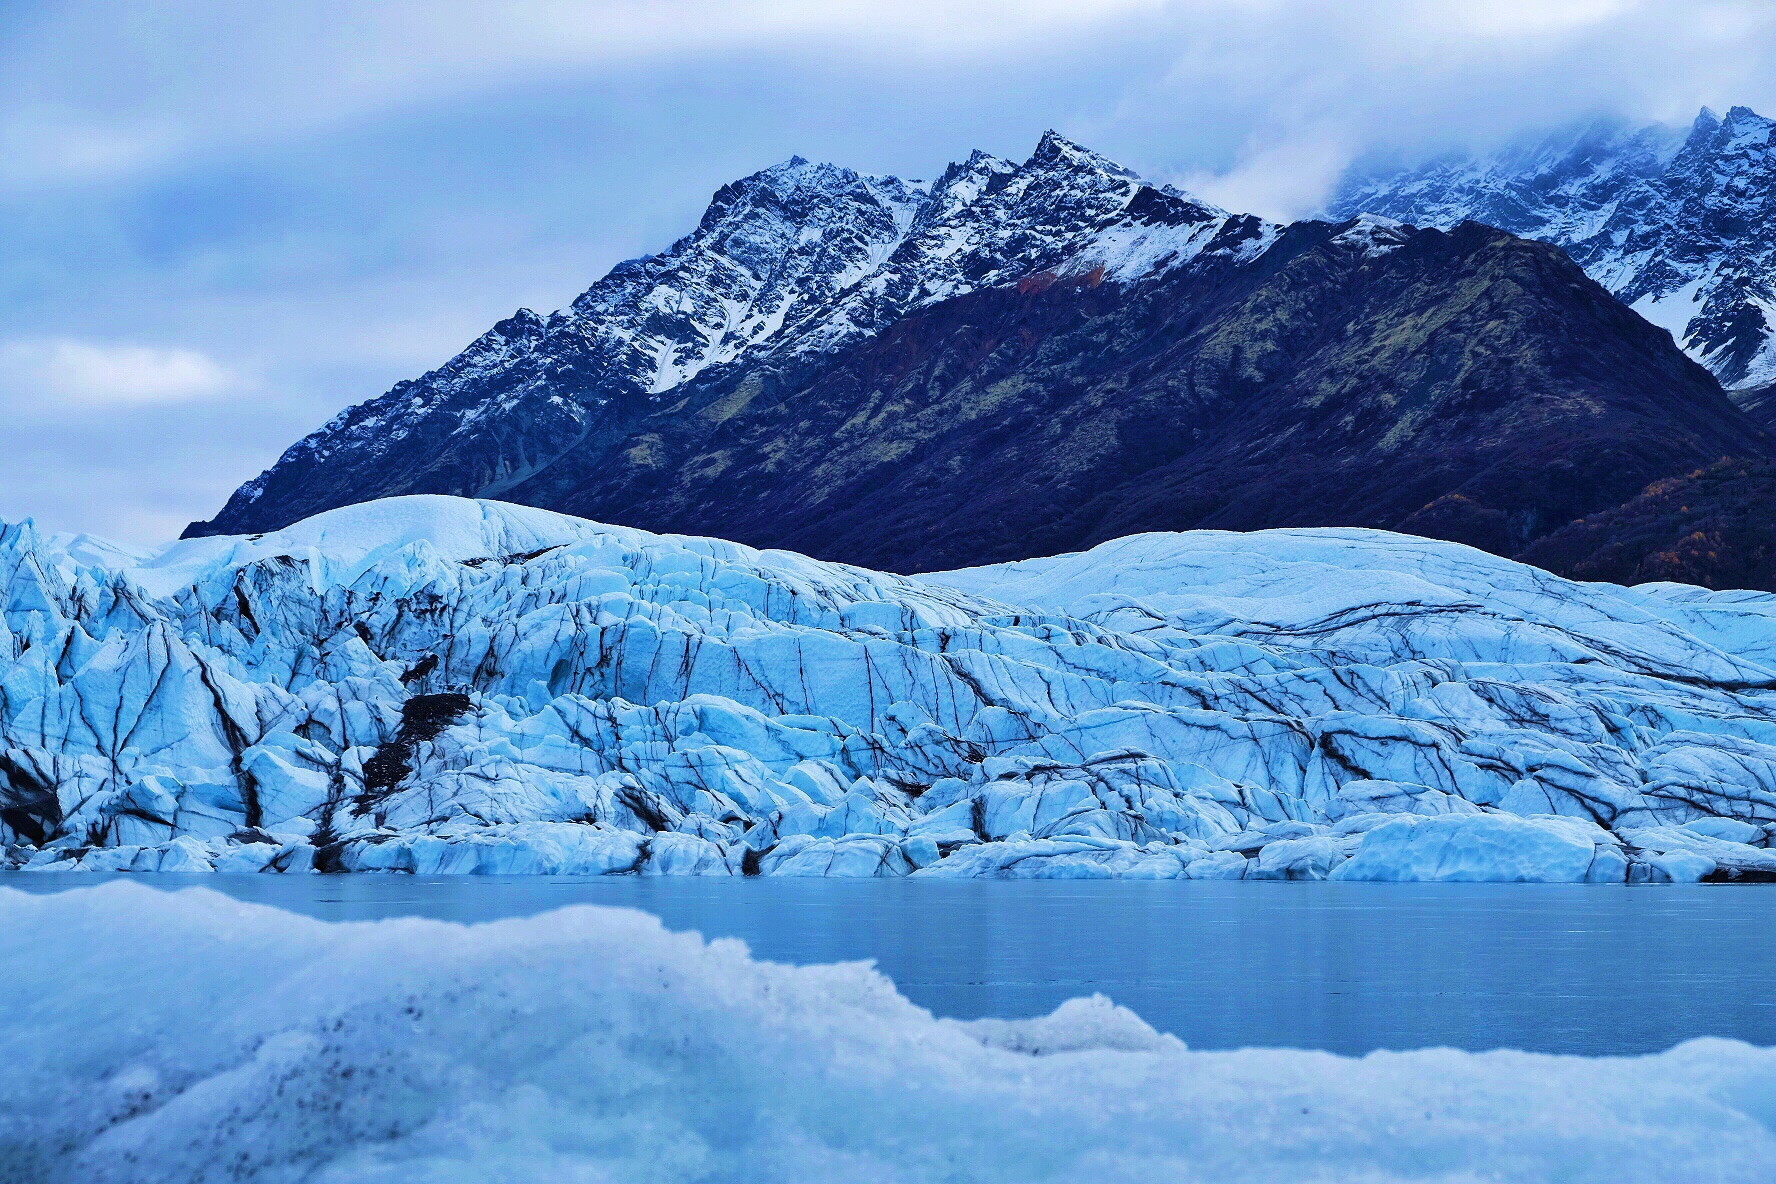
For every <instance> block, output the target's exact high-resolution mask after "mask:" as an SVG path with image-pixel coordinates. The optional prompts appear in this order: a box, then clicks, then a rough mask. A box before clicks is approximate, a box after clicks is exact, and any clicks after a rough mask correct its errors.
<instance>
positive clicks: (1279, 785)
mask: <svg viewBox="0 0 1776 1184" xmlns="http://www.w3.org/2000/svg"><path fill="white" fill-rule="evenodd" d="M0 590H3V591H0V595H3V604H4V608H5V622H4V625H3V626H0V753H3V755H0V778H3V781H0V786H3V788H0V841H3V842H4V843H5V844H6V848H5V858H6V860H7V861H8V862H9V863H11V864H13V865H16V866H25V867H29V868H57V869H67V868H70V867H78V868H83V869H89V870H119V869H131V870H163V871H172V870H205V869H210V868H214V869H217V870H229V871H259V870H270V871H298V870H308V869H311V868H317V867H318V868H321V869H345V870H371V869H376V870H401V871H417V872H482V873H499V872H578V873H598V872H630V871H633V872H639V873H643V874H650V873H663V874H720V875H727V874H740V873H758V874H765V875H905V874H910V873H916V874H920V875H937V876H945V875H948V876H1119V875H1120V876H1146V877H1169V876H1193V877H1208V876H1215V877H1241V876H1245V877H1269V878H1316V877H1325V876H1332V877H1342V878H1349V879H1402V878H1404V879H1528V880H1575V881H1576V880H1589V881H1609V882H1621V881H1625V880H1626V881H1633V882H1638V881H1648V880H1651V881H1665V880H1693V879H1697V878H1699V877H1704V876H1716V877H1722V878H1742V877H1746V876H1750V877H1758V878H1763V877H1770V876H1772V875H1776V851H1772V850H1770V849H1769V844H1770V839H1771V835H1772V831H1773V829H1776V596H1770V595H1764V594H1756V593H1709V592H1705V591H1702V590H1699V589H1694V588H1682V587H1674V586H1648V587H1643V588H1638V589H1622V588H1616V587H1611V586H1606V585H1584V584H1573V583H1570V582H1567V581H1563V580H1559V579H1556V578H1554V577H1552V576H1549V575H1547V574H1546V573H1543V572H1540V571H1537V570H1535V569H1533V568H1528V567H1524V566H1521V565H1518V564H1513V563H1510V562H1508V561H1506V560H1503V559H1497V558H1494V557H1492V556H1489V555H1485V554H1483V553H1481V552H1478V551H1473V550H1469V549H1467V548H1463V547H1458V546H1454V545H1451V544H1445V543H1435V542H1429V541H1426V540H1423V539H1414V538H1408V537H1403V536H1399V535H1389V534H1385V533H1380V532H1374V531H1358V530H1299V531H1267V532H1261V533H1256V534H1248V535H1237V534H1227V533H1221V532H1195V533H1190V534H1176V535H1174V534H1155V535H1142V536H1136V537H1132V538H1127V539H1121V540H1118V541H1116V542H1113V543H1107V544H1104V545H1103V546H1100V547H1097V548H1095V549H1094V550H1092V551H1090V552H1086V553H1083V554H1078V555H1070V556H1062V557H1058V558H1055V559H1046V560H1032V561H1029V562H1025V563H1018V564H1010V565H1004V566H1000V567H995V568H983V569H977V570H972V571H966V572H955V573H949V574H946V575H938V576H928V577H921V578H917V579H912V578H903V577H899V576H891V575H881V574H877V573H873V572H868V571H863V570H860V569H857V568H849V567H844V566H841V565H836V564H828V563H819V562H815V561H813V560H809V559H806V558H804V557H801V556H797V555H792V554H787V553H783V552H757V551H754V550H751V549H749V548H746V547H741V546H738V545H735V544H731V543H725V542H721V541H717V540H711V539H698V538H683V537H674V536H658V535H649V534H646V533H644V532H641V531H635V530H628V529H622V528H615V527H607V526H601V525H597V524H594V523H590V522H584V521H581V520H578V519H573V518H567V517H563V516H561V515H556V514H551V513H547V512H545V511H540V510H532V509H525V508H520V507H516V506H510V505H504V504H500V503H493V502H475V501H467V500H463V499H455V498H444V497H410V498H394V499H389V500H386V501H381V502H373V503H369V504H366V505H360V506H353V507H349V508H346V509H342V510H335V511H331V512H329V513H326V514H323V515H320V516H318V517H315V518H312V519H310V520H308V521H306V522H302V523H299V524H297V525H295V526H292V527H290V528H288V529H286V530H283V531H279V532H277V533H275V534H268V535H263V536H252V537H245V538H210V539H199V540H191V541H187V542H181V543H175V544H172V545H170V546H168V547H165V548H163V549H160V550H158V551H155V552H152V553H145V554H133V553H126V552H123V551H121V550H119V549H117V548H114V547H110V546H108V545H105V544H101V543H98V542H95V541H93V540H90V539H86V538H74V539H68V538H60V539H45V538H42V537H39V536H38V535H37V534H36V533H35V532H34V531H33V530H32V529H31V527H30V526H29V524H25V525H21V526H8V527H5V528H4V530H3V531H0Z"/></svg>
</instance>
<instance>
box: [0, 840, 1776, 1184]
mask: <svg viewBox="0 0 1776 1184" xmlns="http://www.w3.org/2000/svg"><path fill="white" fill-rule="evenodd" d="M1048 841H1055V840H1048ZM0 976H3V977H4V980H5V982H6V984H7V987H8V992H9V1002H8V1008H9V1019H8V1022H7V1023H6V1024H4V1025H0V1061H3V1063H4V1064H5V1065H6V1068H7V1071H6V1072H5V1073H4V1074H0V1176H4V1177H5V1178H6V1179H8V1180H19V1181H28V1182H30V1184H61V1182H63V1181H67V1182H70V1184H72V1182H76V1181H77V1182H79V1184H106V1182H109V1181H119V1182H121V1181H128V1182H130V1184H158V1182H161V1181H166V1182H169V1184H171V1182H174V1181H176V1182H178V1184H193V1182H205V1181H222V1180H233V1181H239V1180H260V1181H295V1180H308V1181H317V1182H319V1181H333V1182H343V1181H348V1180H349V1181H353V1182H357V1184H373V1182H379V1181H388V1182H391V1184H393V1182H395V1181H399V1182H401V1184H411V1182H415V1181H421V1182H438V1184H442V1182H444V1181H468V1180H474V1181H492V1180H498V1181H510V1182H513V1184H521V1182H530V1181H535V1182H538V1184H541V1182H544V1181H550V1182H554V1181H570V1180H571V1181H588V1182H590V1181H625V1182H630V1184H669V1182H679V1181H687V1182H688V1181H693V1180H695V1181H707V1182H710V1184H723V1182H730V1181H732V1182H736V1184H738V1182H741V1181H760V1180H771V1181H784V1182H786V1184H790V1182H795V1184H819V1182H825V1181H833V1182H838V1181H845V1182H850V1181H861V1180H868V1181H883V1182H885V1184H893V1182H907V1184H912V1182H915V1181H921V1182H922V1181H934V1180H949V1181H956V1182H958V1184H967V1182H983V1184H984V1182H986V1181H1005V1182H1012V1181H1015V1182H1017V1184H1043V1182H1054V1184H1060V1182H1062V1181H1067V1182H1072V1181H1081V1180H1092V1181H1102V1182H1104V1184H1121V1182H1127V1184H1133V1182H1135V1181H1151V1180H1174V1179H1178V1180H1181V1179H1189V1180H1197V1181H1205V1182H1208V1181H1212V1182H1233V1181H1250V1182H1254V1184H1256V1182H1259V1181H1267V1182H1268V1181H1279V1180H1289V1181H1324V1182H1328V1184H1330V1182H1332V1181H1340V1182H1342V1181H1356V1180H1363V1181H1406V1180H1412V1181H1443V1182H1447V1184H1457V1182H1462V1181H1475V1180H1482V1179H1484V1180H1489V1181H1499V1182H1501V1184H1503V1182H1516V1181H1522V1182H1526V1184H1527V1182H1532V1181H1533V1182H1537V1184H1539V1182H1542V1181H1549V1180H1562V1181H1570V1182H1572V1184H1604V1182H1606V1181H1607V1182H1608V1184H1635V1182H1639V1181H1646V1182H1653V1181H1658V1182H1665V1181H1674V1180H1710V1181H1717V1182H1719V1184H1739V1182H1745V1184H1751V1182H1753V1181H1758V1182H1762V1181H1767V1180H1768V1179H1769V1169H1770V1164H1771V1163H1772V1162H1776V1133H1773V1131H1772V1126H1771V1117H1772V1114H1771V1089H1770V1083H1771V1081H1772V1080H1776V1049H1760V1048H1754V1047H1752V1046H1750V1045H1747V1044H1743V1043H1739V1042H1736V1041H1729V1040H1715V1039H1709V1040H1697V1041H1691V1042H1689V1043H1686V1044H1682V1045H1679V1046H1678V1047H1676V1048H1673V1049H1671V1050H1669V1051H1667V1052H1664V1053H1661V1054H1658V1055H1655V1056H1644V1057H1629V1058H1587V1057H1575V1056H1549V1055H1539V1054H1529V1053H1520V1052H1508V1051H1497V1052H1487V1053H1478V1054H1475V1053H1465V1052H1459V1051H1455V1050H1452V1049H1427V1050H1422V1051H1416V1052H1376V1053H1371V1054H1370V1055H1368V1056H1364V1057H1361V1058H1348V1057H1339V1056H1333V1055H1331V1054H1328V1053H1322V1052H1305V1051H1291V1050H1267V1049H1246V1050H1242V1051H1238V1052H1192V1051H1190V1050H1189V1049H1187V1048H1185V1046H1184V1045H1183V1044H1182V1043H1180V1042H1179V1041H1178V1040H1176V1039H1174V1038H1172V1037H1171V1036H1167V1035H1163V1034H1161V1033H1158V1032H1155V1031H1154V1030H1153V1029H1152V1028H1150V1027H1149V1026H1147V1025H1146V1024H1145V1023H1143V1022H1142V1021H1141V1020H1140V1019H1139V1018H1138V1017H1137V1016H1135V1015H1134V1014H1133V1013H1131V1012H1129V1011H1127V1010H1125V1009H1122V1008H1118V1007H1115V1006H1113V1005H1112V1004H1111V1003H1110V1002H1109V1001H1107V1000H1105V999H1103V998H1101V997H1095V998H1090V999H1074V1000H1072V1001H1070V1002H1068V1003H1065V1004H1063V1005H1061V1006H1060V1007H1059V1008H1057V1009H1056V1010H1055V1011H1054V1012H1053V1013H1052V1014H1050V1015H1048V1016H1043V1017H1039V1018H1035V1019H1026V1020H976V1021H972V1022H957V1021H953V1020H944V1019H937V1018H934V1017H933V1016H932V1015H931V1014H930V1013H929V1012H926V1011H924V1010H922V1009H921V1008H919V1007H916V1006H915V1005H913V1004H912V1003H910V1002H908V1001H907V1000H906V999H905V998H904V997H902V996H901V995H900V994H898V993H897V992H896V991H895V989H894V986H893V984H892V983H890V982H889V981H888V980H887V979H886V978H884V977H883V976H881V975H880V974H879V973H877V972H876V971H874V970H873V969H871V968H870V967H869V966H867V965H866V964H862V963H851V964H845V965H834V966H805V967H796V966H786V965H778V964H772V963H768V962H761V961H757V960H754V959H753V958H752V957H750V956H749V954H748V952H747V950H746V948H745V946H744V945H742V944H741V943H739V942H737V941H734V940H731V939H729V940H719V941H713V942H707V943H706V942H705V941H703V939H701V938H700V937H698V936H697V935H696V934H683V933H681V934H674V933H669V932H667V931H666V930H665V929H664V928H662V926H661V925H660V923H659V921H658V920H656V919H655V918H653V917H650V916H647V915H645V914H643V913H639V912H634V911H630V910H625V909H604V908H592V907H585V906H581V907H576V908H570V909H564V910H560V911H557V912H553V913H548V914H544V915H542V916H537V917H530V918H525V919H521V920H508V921H499V922H495V923H492V924H485V925H475V926H464V925H457V924H451V923H446V922H438V921H428V920H419V919H414V918H407V919H400V920H387V921H378V922H373V923H352V924H329V923H326V922H321V921H316V920H312V919H309V918H305V917H299V916H295V915H292V914H289V913H284V912H280V911H278V910H276V909H271V908H266V907H263V906H257V905H247V904H242V903H239V902H237V901H234V900H232V899H229V898H227V897H224V896H223V895H221V894H219V893H214V892H210V891H207V890H203V889H189V890H186V891H182V892H176V893H167V892H157V891H154V890H151V889H149V888H147V887H144V886H143V885H141V884H134V883H128V882H113V883H106V884H101V885H98V886H96V887H91V888H84V889H78V890H75V891H70V892H61V893H54V894H44V895H32V894H27V893H23V892H18V891H16V890H12V889H5V888H0Z"/></svg>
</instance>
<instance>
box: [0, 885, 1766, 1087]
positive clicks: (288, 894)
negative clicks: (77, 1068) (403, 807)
mask: <svg viewBox="0 0 1776 1184" xmlns="http://www.w3.org/2000/svg"><path fill="white" fill-rule="evenodd" d="M108 878H112V877H100V876H93V875H82V874H78V873H75V874H55V873H51V874H42V875H32V874H21V875H12V876H7V877H5V878H4V879H3V880H0V884H3V885H4V886H5V887H9V888H17V889H23V890H26V891H32V892H60V891H68V890H72V889H78V888H81V887H87V886H91V885H92V884H94V883H96V882H98V881H99V880H101V879H108ZM128 878H129V879H131V880H132V881H134V882H138V883H147V884H151V885H153V886H154V887H157V888H162V889H166V890H169V891H172V890H179V889H184V888H194V887H195V888H208V889H212V890H218V891H221V892H225V893H228V894H229V895H231V896H234V897H236V898H238V899H241V900H244V901H252V902H254V903H258V904H266V905H274V906H276V907H278V908H283V909H288V910H291V911H294V912H299V913H305V914H308V915H310V916H313V917H318V918H321V919H324V920H329V921H368V920H376V919H380V918H385V917H405V916H422V917H432V918H437V919H441V920H449V921H459V922H480V921H492V920H497V919H499V918H504V917H519V916H531V915H534V914H537V913H541V912H546V911H548V910H551V909H556V908H561V907H563V906H566V905H575V904H594V905H610V906H620V907H626V908H635V909H642V910H644V911H646V912H649V913H653V914H655V915H656V916H658V917H659V918H660V919H661V920H662V921H663V922H664V923H665V925H666V926H667V927H668V928H670V929H674V930H696V931H698V932H700V933H702V934H704V935H705V936H707V937H736V938H740V939H742V940H744V941H745V942H746V943H747V944H748V945H749V946H751V947H752V949H753V951H754V953H755V954H756V955H758V956H760V957H763V958H767V959H771V960H774V961H780V962H791V963H798V964H806V963H816V962H835V961H851V960H863V959H869V960H873V961H875V963H876V964H877V965H878V966H879V967H880V968H881V969H882V971H883V972H884V973H886V974H887V975H889V976H890V977H891V978H893V980H894V981H895V983H896V984H897V985H898V986H899V988H900V990H901V991H902V992H903V993H904V994H905V995H907V996H908V997H909V998H910V999H912V1000H913V1001H914V1002H916V1003H919V1004H920V1005H922V1006H924V1007H926V1008H929V1009H930V1010H932V1011H933V1012H936V1013H937V1014H939V1015H944V1016H953V1017H956V1018H961V1019H973V1018H977V1017H981V1016H1002V1017H1021V1016H1030V1015H1037V1014H1041V1013H1044V1012H1047V1011H1049V1010H1051V1009H1053V1008H1054V1006H1055V1005H1056V1004H1058V1003H1060V1002H1061V1001H1063V1000H1065V999H1069V998H1072V997H1073V996H1076V995H1086V994H1091V993H1093V992H1100V993H1102V994H1105V995H1108V996H1109V997H1110V998H1112V999H1113V1000H1115V1001H1116V1002H1117V1003H1120V1004H1123V1005H1125V1006H1127V1007H1130V1008H1132V1009H1134V1010H1135V1011H1136V1012H1138V1013H1139V1014H1140V1015H1141V1016H1142V1017H1143V1018H1145V1019H1146V1020H1147V1021H1148V1022H1149V1023H1151V1024H1152V1025H1153V1026H1154V1027H1156V1028H1159V1029H1161V1030H1163V1031H1169V1032H1171V1033H1173V1034H1175V1035H1177V1036H1178V1037H1179V1038H1181V1039H1183V1040H1184V1041H1186V1042H1187V1043H1189V1044H1190V1045H1191V1047H1193V1048H1198V1049H1228V1048H1241V1047H1250V1046H1272V1047H1275V1046H1284V1047H1294V1048H1316V1049H1324V1050H1327V1051H1330V1052H1336V1053H1346V1054H1360V1053H1365V1052H1369V1051H1372V1050H1374V1049H1380V1048H1388V1049H1408V1048H1423V1047H1429V1046H1435V1045H1448V1046H1453V1047H1457V1048H1463V1049H1469V1050H1476V1051H1478V1050H1485V1049H1492V1048H1520V1049H1528V1050H1532V1051H1539V1052H1562V1053H1583V1054H1588V1055H1600V1054H1632V1053H1646V1052H1655V1051H1659V1050H1662V1049H1665V1048H1669V1047H1670V1046H1671V1045H1673V1044H1675V1043H1677V1042H1679V1041H1681V1040H1685V1039H1688V1038H1690V1037H1694V1036H1727V1037H1734V1038H1737V1039H1740V1040H1745V1041H1749V1042H1751V1043H1754V1044H1762V1045H1771V1044H1776V989H1772V988H1773V984H1776V933H1773V932H1772V924H1771V922H1772V918H1773V917H1776V888H1772V887H1769V886H1756V885H1745V886H1733V885H1697V886H1660V887H1649V888H1643V889H1636V888H1623V887H1614V886H1607V887H1606V886H1587V885H1534V884H1334V883H1251V882H1215V881H1200V882H1184V883H1177V882H1170V883H1168V882H1131V881H1126V880H1125V881H1024V882H1004V881H986V882H981V881H976V882H961V883H959V882H953V881H920V880H865V881H855V880H833V879H827V880H793V879H763V878H761V879H743V880H732V879H719V880H716V879H708V880H705V879H691V878H636V877H586V878H580V877H550V876H527V877H511V878H505V877H436V878H432V877H413V876H373V875H358V876H228V875H205V876H173V875H166V876H160V875H132V876H130V877H128Z"/></svg>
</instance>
